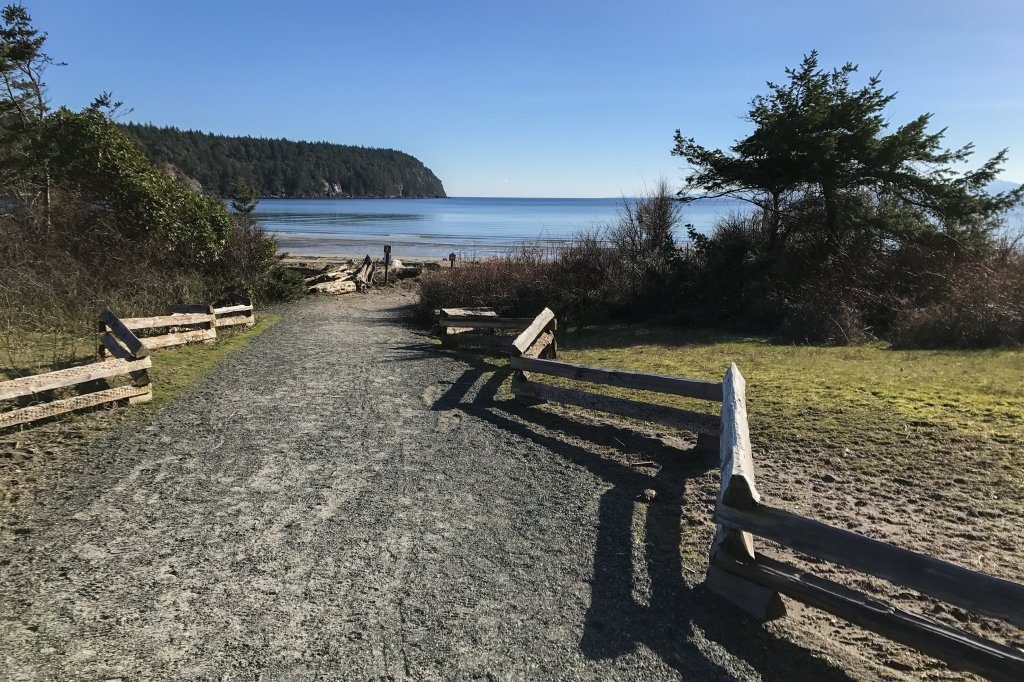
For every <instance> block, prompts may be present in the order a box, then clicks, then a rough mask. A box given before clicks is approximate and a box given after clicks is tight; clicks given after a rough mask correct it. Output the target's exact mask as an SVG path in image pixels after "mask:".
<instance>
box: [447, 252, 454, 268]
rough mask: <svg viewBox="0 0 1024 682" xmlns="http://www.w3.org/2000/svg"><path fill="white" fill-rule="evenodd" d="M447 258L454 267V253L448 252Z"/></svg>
mask: <svg viewBox="0 0 1024 682" xmlns="http://www.w3.org/2000/svg"><path fill="white" fill-rule="evenodd" d="M448 260H450V261H451V263H452V267H453V268H454V267H455V254H454V253H449V254H448Z"/></svg>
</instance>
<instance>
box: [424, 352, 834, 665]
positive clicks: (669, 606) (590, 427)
mask: <svg viewBox="0 0 1024 682" xmlns="http://www.w3.org/2000/svg"><path fill="white" fill-rule="evenodd" d="M461 359H462V360H463V361H465V362H467V363H468V364H469V365H470V366H469V368H468V369H467V370H466V371H465V372H464V373H463V375H462V376H461V377H459V379H457V380H456V381H455V382H453V383H452V384H451V385H450V386H449V388H448V390H447V391H446V392H445V393H444V394H443V395H442V396H441V397H440V398H438V400H437V401H436V402H435V403H434V405H433V407H432V409H434V410H461V411H462V412H464V413H466V414H467V415H470V416H472V417H475V418H477V419H482V420H484V421H487V422H489V423H491V424H493V425H494V426H496V427H498V428H501V429H504V430H507V431H510V432H512V433H514V434H516V435H518V436H520V437H522V438H523V439H526V440H529V441H531V442H533V443H535V444H537V445H539V446H541V447H543V448H545V449H547V450H550V451H551V452H553V453H555V454H557V455H559V456H560V457H563V458H565V459H566V460H568V461H569V462H571V463H573V464H575V465H578V466H582V467H584V468H586V469H587V470H589V471H590V472H591V473H593V474H594V475H596V476H599V477H600V478H601V479H603V480H604V481H606V482H607V483H609V484H610V485H611V488H610V489H609V490H608V491H607V492H605V493H604V494H602V496H601V499H600V500H599V502H598V514H597V526H598V528H597V543H596V548H595V552H594V579H593V582H592V584H591V602H590V607H589V609H588V611H587V614H586V621H585V624H584V633H583V636H582V638H581V641H580V650H581V652H582V653H583V655H584V656H586V657H588V658H590V659H608V658H615V657H618V656H622V655H625V654H628V653H630V652H631V651H633V650H635V649H636V648H637V647H639V646H641V645H642V646H646V647H647V648H649V649H650V650H652V651H654V652H655V653H656V654H657V655H658V656H659V657H660V658H661V659H662V660H663V661H665V662H666V663H667V664H668V665H670V666H672V667H673V668H675V669H676V670H678V671H679V672H680V673H682V674H684V675H686V676H689V677H695V678H697V679H732V678H733V677H734V673H732V672H731V671H729V670H728V669H727V668H725V667H723V666H722V665H721V664H719V663H718V662H717V661H715V660H712V658H710V657H709V656H708V655H707V653H706V650H707V649H708V648H709V646H708V644H707V643H706V642H704V643H703V644H699V643H700V641H701V640H710V641H711V642H713V643H714V644H713V645H711V646H710V648H716V647H721V648H723V649H725V650H726V651H728V652H730V653H732V654H733V655H735V656H737V657H738V658H740V659H742V660H744V661H746V662H747V663H748V664H749V665H751V666H752V667H753V668H755V669H756V670H757V671H758V673H760V675H761V676H762V677H763V678H765V679H780V680H782V679H793V678H800V679H816V680H846V679H850V678H849V676H848V675H846V674H845V673H844V672H843V671H841V670H839V669H837V668H835V667H833V666H832V665H830V664H829V663H828V662H827V661H826V660H824V659H823V658H820V657H818V656H817V655H815V654H814V653H813V652H811V651H809V650H807V649H805V648H803V647H800V646H798V645H796V644H794V643H792V642H790V641H788V640H785V639H782V638H780V637H778V636H776V635H774V634H773V633H772V632H770V631H769V630H767V629H765V628H763V627H762V626H761V625H760V624H759V623H757V622H756V621H754V620H752V619H750V618H749V617H748V616H747V615H746V614H745V613H743V612H742V611H740V610H739V609H738V608H736V607H734V606H732V605H731V604H730V603H728V602H726V601H724V600H723V599H721V598H720V597H718V596H716V595H714V594H712V593H711V592H710V591H708V590H706V589H705V588H704V587H703V585H697V586H695V587H691V586H689V585H688V584H687V583H686V582H685V581H684V579H683V577H682V570H683V566H682V559H681V555H680V550H681V549H683V550H691V549H692V550H693V553H694V554H695V555H705V556H706V555H707V547H705V546H700V547H697V546H694V545H695V543H694V541H693V539H691V538H686V537H684V536H683V534H682V531H681V523H680V522H681V509H682V507H683V505H684V504H688V503H689V504H694V503H699V502H700V501H699V500H689V499H687V495H686V490H687V482H688V481H690V480H691V479H694V478H696V477H702V476H704V475H705V474H706V472H707V471H708V470H709V468H710V466H709V465H707V464H705V463H704V462H705V459H704V457H703V456H701V455H698V454H697V453H695V452H693V451H686V450H683V451H681V450H679V449H677V448H674V447H671V446H669V445H667V444H665V443H664V442H662V441H660V440H658V439H655V438H651V437H648V436H644V435H643V434H640V433H637V432H635V431H632V430H630V429H626V428H621V427H617V426H614V425H610V424H609V425H597V426H595V425H594V424H591V423H584V422H581V421H577V420H575V419H573V418H571V417H569V416H564V415H561V414H555V413H553V412H551V411H548V410H545V409H543V408H540V409H538V408H531V407H524V406H522V405H520V404H519V403H517V402H516V401H514V400H504V399H499V398H498V397H497V393H498V390H499V388H500V387H501V385H502V384H503V383H504V382H505V381H506V379H508V378H509V377H510V375H511V372H512V370H510V369H509V368H508V367H507V365H505V364H504V363H501V361H500V360H497V359H495V360H493V361H491V360H488V359H486V358H480V357H467V356H462V357H461ZM499 363H501V364H499ZM477 385H479V388H478V389H477V391H476V393H475V394H474V393H473V389H474V387H476V386H477ZM574 441H575V442H574ZM588 442H589V443H591V444H593V445H596V446H598V447H610V448H614V449H616V450H617V451H618V452H622V453H626V454H638V455H639V454H642V455H643V457H644V459H647V460H651V461H654V462H656V463H657V464H659V465H660V469H659V471H658V472H657V474H656V475H655V476H653V477H652V476H650V475H648V474H646V473H644V472H642V471H638V470H637V469H635V468H633V467H631V466H629V465H628V464H626V463H624V462H620V461H616V460H613V459H610V458H606V457H600V456H598V455H597V454H595V453H594V452H593V451H592V450H591V449H589V448H587V447H585V446H584V445H585V443H588ZM645 488H653V489H654V490H656V491H657V493H658V497H657V499H656V501H655V502H654V503H651V504H648V505H646V510H645V511H646V513H645V514H644V517H645V522H644V533H645V538H644V557H643V562H642V565H641V566H640V567H638V565H637V564H638V563H640V562H636V561H635V560H634V556H633V549H632V548H633V544H634V540H633V518H634V512H635V511H636V508H637V505H641V504H645V503H644V502H642V501H640V500H639V499H638V494H639V493H640V492H641V491H643V490H644V489H645ZM639 573H646V575H642V574H639ZM638 585H646V586H647V589H646V592H647V594H648V595H649V596H648V598H647V599H645V600H642V601H641V600H639V599H638V598H637V597H636V596H635V593H636V592H638V591H640V592H642V591H643V589H641V590H637V589H636V588H637V587H638ZM645 602H646V603H645Z"/></svg>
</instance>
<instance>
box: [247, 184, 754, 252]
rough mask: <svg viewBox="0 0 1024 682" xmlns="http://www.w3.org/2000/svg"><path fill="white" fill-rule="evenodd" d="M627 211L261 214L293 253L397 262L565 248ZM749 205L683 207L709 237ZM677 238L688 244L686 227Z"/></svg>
mask: <svg viewBox="0 0 1024 682" xmlns="http://www.w3.org/2000/svg"><path fill="white" fill-rule="evenodd" d="M621 206H622V200H621V199H525V198H524V199H508V198H484V197H453V198H449V199H263V200H262V201H260V203H259V206H258V207H257V209H256V213H257V217H258V218H259V219H260V221H261V222H262V223H263V226H264V227H266V228H267V229H268V230H269V231H271V232H273V233H274V234H275V235H276V236H277V240H278V245H279V246H280V248H281V249H282V250H284V251H288V252H290V253H292V254H297V255H300V254H301V255H316V254H322V255H323V254H345V255H359V254H364V253H373V254H375V253H377V252H378V251H381V250H382V248H383V246H384V245H385V244H390V245H391V246H392V249H393V252H394V254H395V255H396V257H398V258H401V257H403V256H407V257H434V256H447V255H448V254H449V253H451V252H455V253H457V254H459V257H460V258H472V257H486V256H491V255H494V254H497V253H502V252H505V251H507V250H508V249H510V248H513V247H514V246H516V245H517V244H522V243H524V242H534V241H540V242H543V243H546V244H551V245H555V244H558V243H559V242H561V241H564V240H566V239H570V238H571V237H573V235H575V234H577V233H579V232H580V231H581V230H594V229H598V228H600V227H602V226H604V225H607V224H609V223H612V222H614V221H615V220H616V218H617V216H618V214H619V210H620V208H621ZM746 206H747V205H746V204H744V203H743V202H739V201H733V200H724V199H715V200H704V201H700V202H697V203H694V204H690V205H688V206H684V207H683V209H682V210H683V223H684V224H691V225H693V226H694V228H695V229H697V230H698V231H700V232H707V231H709V230H710V229H711V227H712V226H713V224H714V222H715V219H716V218H718V217H719V216H721V215H724V214H728V213H730V212H737V211H745V210H749V209H748V208H746ZM678 236H679V238H680V240H681V241H684V240H685V239H686V229H685V227H681V228H680V234H679V235H678Z"/></svg>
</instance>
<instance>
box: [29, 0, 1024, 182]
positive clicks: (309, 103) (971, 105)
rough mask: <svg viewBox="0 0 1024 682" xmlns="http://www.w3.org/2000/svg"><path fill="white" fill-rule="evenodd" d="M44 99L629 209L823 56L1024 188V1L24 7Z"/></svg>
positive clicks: (67, 2)
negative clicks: (770, 91)
mask: <svg viewBox="0 0 1024 682" xmlns="http://www.w3.org/2000/svg"><path fill="white" fill-rule="evenodd" d="M25 4H26V6H27V7H28V9H29V10H30V12H31V13H32V15H33V19H34V20H35V22H36V24H37V25H38V26H40V27H41V28H43V29H45V30H46V31H48V32H49V34H50V42H49V51H50V52H51V54H52V55H53V56H55V57H56V58H58V59H60V60H63V61H66V62H68V66H66V67H64V68H61V69H56V70H54V71H53V72H52V73H51V75H50V77H49V83H50V86H51V87H50V95H51V98H52V100H53V102H54V104H67V105H69V106H72V107H81V106H84V105H86V104H87V103H88V102H89V101H90V100H91V99H92V97H93V96H94V95H96V94H97V93H99V92H100V91H102V90H112V91H113V92H114V94H115V96H117V97H118V98H119V99H123V100H125V102H126V103H127V104H128V105H129V106H132V107H134V108H135V111H134V112H133V113H132V114H131V116H130V119H131V120H136V121H143V122H153V123H157V124H161V125H175V126H179V127H182V128H195V129H201V130H209V131H214V132H220V133H229V134H252V135H258V136H268V137H287V138H292V139H310V140H311V139H323V140H328V141H332V142H343V143H349V144H360V145H367V146H381V147H393V148H397V149H401V150H403V151H406V152H409V153H411V154H413V155H415V156H417V157H418V158H420V159H421V160H422V161H423V162H424V163H426V164H427V165H428V166H429V167H430V168H432V169H433V170H434V172H436V173H437V175H438V176H439V177H440V178H441V179H442V180H443V181H444V183H445V188H446V189H447V191H448V193H449V194H450V195H453V196H618V195H621V194H632V193H635V192H636V191H637V190H638V189H641V188H642V187H643V186H644V185H645V184H650V183H652V182H653V181H655V180H656V179H657V178H658V177H659V176H662V175H664V176H667V177H669V179H671V180H673V181H677V180H678V179H679V178H680V177H681V176H682V174H683V172H682V170H681V164H680V160H679V159H676V158H674V157H672V156H670V155H669V151H670V149H671V147H672V134H673V131H674V130H675V129H676V128H681V129H682V130H683V132H684V133H685V134H687V135H690V136H693V137H695V138H697V140H698V141H700V142H701V143H703V144H705V145H713V146H725V145H728V144H729V143H730V142H731V141H732V140H734V139H735V138H736V137H737V136H740V135H742V134H743V133H744V132H745V131H746V130H747V129H748V128H747V124H746V123H745V122H744V121H743V120H742V114H743V112H744V111H746V104H747V102H748V101H749V99H750V98H751V96H752V95H754V94H755V93H757V92H761V91H762V90H763V89H764V82H765V81H766V80H769V79H775V80H780V79H782V77H783V69H784V67H786V66H791V65H795V64H796V63H797V62H798V61H799V60H800V58H801V55H802V54H803V53H804V52H807V51H809V50H811V49H815V48H816V49H818V50H819V51H820V53H821V58H822V62H823V64H825V65H829V66H832V65H837V64H839V63H841V62H844V61H847V60H849V61H854V62H856V63H859V64H860V65H861V69H862V72H863V73H864V74H865V75H867V74H868V73H874V72H876V71H882V76H883V85H884V86H886V87H887V88H888V89H891V90H898V91H899V93H900V95H899V97H898V98H897V100H896V102H895V105H894V106H893V107H892V109H891V115H892V120H893V122H894V123H900V122H903V121H905V120H907V119H909V118H911V117H913V116H915V115H917V114H919V113H922V112H925V111H930V112H933V113H934V114H935V117H934V119H933V120H934V122H935V124H936V126H948V128H949V136H948V141H949V143H950V144H961V143H963V142H966V141H969V140H973V141H974V142H975V143H976V145H977V149H978V156H977V161H978V163H981V161H982V158H981V157H982V156H986V155H990V154H992V153H994V152H995V151H997V150H998V149H1000V148H1002V147H1010V164H1009V165H1008V167H1007V168H1006V170H1005V172H1004V174H1003V177H1004V178H1005V179H1008V180H1018V181H1024V125H1022V122H1024V49H1022V48H1021V40H1022V36H1024V2H1022V1H1021V0H972V1H966V0H927V1H917V0H888V1H885V2H878V1H875V0H857V1H856V2H848V1H842V0H840V1H826V0H815V1H813V2H765V1H764V0H760V1H758V2H747V1H742V2H737V1H733V2H683V1H681V0H672V1H666V2H661V1H656V2H622V1H617V2H605V1H603V0H590V1H588V2H557V1H551V0H549V1H547V2H534V1H533V0H517V1H516V2H500V3H499V2H485V1H482V0H481V1H477V2H463V1H454V0H445V1H438V2H423V1H422V0H419V1H391V2H326V1H322V2H311V1H308V0H292V1H290V2H280V1H275V2H268V1H265V0H249V1H247V2H241V1H237V0H231V1H226V0H217V1H212V0H206V1H202V2H200V1H196V0H173V1H168V2H139V1H138V0H117V1H114V0H108V1H104V2H82V1H81V0H29V1H28V2H26V3H25Z"/></svg>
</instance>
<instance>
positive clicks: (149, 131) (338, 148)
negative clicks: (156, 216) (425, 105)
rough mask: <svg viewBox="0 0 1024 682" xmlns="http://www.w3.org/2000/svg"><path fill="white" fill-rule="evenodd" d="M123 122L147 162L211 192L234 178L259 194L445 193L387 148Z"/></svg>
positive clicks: (227, 188) (425, 171) (228, 188)
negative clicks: (248, 135) (144, 153)
mask: <svg viewBox="0 0 1024 682" xmlns="http://www.w3.org/2000/svg"><path fill="white" fill-rule="evenodd" d="M124 129H125V130H126V131H127V132H128V133H129V134H130V135H131V136H132V137H134V138H135V139H136V140H138V141H139V143H140V144H141V146H142V148H143V151H145V152H146V155H147V156H148V157H149V159H150V161H152V162H153V163H154V164H156V165H157V166H160V167H163V168H165V169H167V170H169V171H171V172H175V171H176V173H175V174H176V175H184V176H186V177H187V178H189V179H191V180H194V181H195V182H197V183H198V184H199V187H200V188H201V189H202V190H204V191H206V192H211V193H214V194H217V195H219V196H228V195H229V194H230V193H231V192H232V190H233V188H234V187H236V186H237V184H238V183H239V182H241V183H245V184H248V185H251V186H252V188H253V189H254V190H255V192H256V194H257V195H258V196H261V197H290V198H298V197H307V198H326V197H375V198H376V197H402V198H422V197H444V196H445V193H444V186H443V185H442V184H441V181H440V180H439V179H438V178H437V176H436V175H434V173H433V172H432V171H431V170H430V169H429V168H427V167H426V166H424V165H423V163H422V162H420V161H419V159H417V158H415V157H413V156H410V155H409V154H406V153H404V152H400V151H396V150H394V149H375V148H372V147H356V146H352V145H343V144H332V143H329V142H293V141H291V140H283V139H267V138H257V137H232V136H227V135H214V134H211V133H204V132H198V131H194V130H180V129H178V128H160V127H157V126H153V125H143V124H138V123H129V124H127V125H125V126H124ZM169 167H173V168H169Z"/></svg>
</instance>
